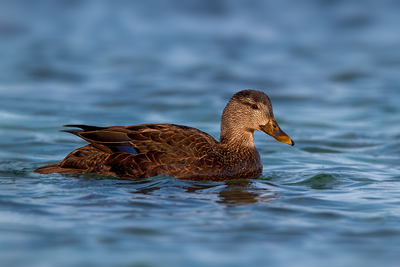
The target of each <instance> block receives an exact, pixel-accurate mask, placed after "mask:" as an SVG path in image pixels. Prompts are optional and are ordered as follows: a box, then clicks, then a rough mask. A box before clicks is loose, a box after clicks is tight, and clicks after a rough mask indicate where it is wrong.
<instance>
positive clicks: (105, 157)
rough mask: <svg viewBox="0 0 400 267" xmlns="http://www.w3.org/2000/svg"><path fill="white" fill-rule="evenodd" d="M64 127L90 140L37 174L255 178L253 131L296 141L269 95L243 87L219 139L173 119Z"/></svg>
mask: <svg viewBox="0 0 400 267" xmlns="http://www.w3.org/2000/svg"><path fill="white" fill-rule="evenodd" d="M65 127H75V128H80V129H79V130H78V129H72V130H64V132H68V133H72V134H74V135H77V136H79V137H81V138H83V139H84V140H86V141H87V142H89V144H88V145H86V146H83V147H80V148H78V149H75V150H74V151H72V152H71V153H69V154H68V155H67V156H66V157H65V158H64V159H63V160H62V161H61V162H59V163H56V164H50V165H46V166H43V167H40V168H38V169H37V170H35V172H37V173H41V174H49V173H97V174H105V175H113V176H119V177H125V178H144V177H151V176H156V175H160V174H167V175H169V176H172V177H176V178H179V179H185V180H213V181H222V180H232V179H243V178H257V177H258V176H260V174H261V172H262V162H261V159H260V155H259V154H258V152H257V149H256V148H255V146H254V143H253V141H254V131H263V132H265V133H267V134H269V135H271V136H272V137H274V138H275V139H276V140H278V141H280V142H283V143H286V144H289V145H292V146H293V145H294V142H293V140H292V139H291V138H290V137H289V136H287V135H286V134H285V133H284V132H283V131H282V130H281V129H280V128H279V126H278V124H277V123H276V121H275V119H274V114H273V111H272V105H271V102H270V99H269V97H268V96H267V95H266V94H264V93H263V92H261V91H256V90H243V91H240V92H238V93H236V94H234V95H233V97H232V98H231V99H230V100H229V102H228V104H227V105H226V107H225V109H224V111H223V113H222V119H221V136H220V141H219V142H218V141H216V140H215V139H214V138H213V137H212V136H210V135H209V134H207V133H205V132H202V131H200V130H198V129H195V128H192V127H187V126H181V125H175V124H141V125H134V126H110V127H96V126H87V125H65Z"/></svg>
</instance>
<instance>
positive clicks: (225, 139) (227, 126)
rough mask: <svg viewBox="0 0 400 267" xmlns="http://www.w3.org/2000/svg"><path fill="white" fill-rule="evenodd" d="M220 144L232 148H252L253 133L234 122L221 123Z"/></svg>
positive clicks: (224, 121)
mask: <svg viewBox="0 0 400 267" xmlns="http://www.w3.org/2000/svg"><path fill="white" fill-rule="evenodd" d="M219 141H220V144H223V145H227V146H229V147H232V148H236V147H238V148H239V147H248V148H253V147H254V132H253V131H249V130H248V129H245V128H243V127H242V125H241V124H238V123H235V122H234V121H232V120H230V121H226V120H224V119H222V122H221V136H220V139H219Z"/></svg>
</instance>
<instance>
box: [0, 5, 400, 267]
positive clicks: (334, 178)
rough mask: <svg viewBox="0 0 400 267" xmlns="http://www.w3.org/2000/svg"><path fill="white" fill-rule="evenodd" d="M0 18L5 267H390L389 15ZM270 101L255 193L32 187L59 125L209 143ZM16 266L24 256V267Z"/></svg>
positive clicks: (70, 142) (85, 9) (76, 10)
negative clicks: (277, 134)
mask: <svg viewBox="0 0 400 267" xmlns="http://www.w3.org/2000/svg"><path fill="white" fill-rule="evenodd" d="M159 2H160V1H153V0H149V1H142V2H137V1H89V0H81V1H35V2H32V1H27V0H16V1H0V147H1V149H0V185H1V186H0V259H1V262H2V263H3V265H4V264H6V265H7V266H18V267H19V266H32V267H41V266H60V267H63V266H97V267H100V266H166V265H167V266H168V265H170V266H194V267H195V266H218V267H220V266H229V267H231V266H265V265H281V266H293V265H304V266H350V265H352V266H356V265H357V266H358V265H359V266H382V265H384V266H397V265H398V262H399V260H400V256H399V255H400V253H399V251H398V248H399V246H400V243H399V240H400V239H399V237H400V228H399V224H398V221H399V214H398V208H399V201H398V198H399V188H400V183H399V178H400V173H399V170H400V168H399V166H400V165H399V158H400V149H399V140H400V128H399V126H398V125H399V121H400V106H399V104H398V99H399V97H400V96H399V93H400V90H399V86H400V78H399V75H398V73H399V71H398V70H399V66H400V52H399V49H398V48H399V45H400V32H399V31H398V25H399V18H400V16H399V15H398V8H399V3H398V1H391V0H383V1H358V0H348V1H332V0H305V1H295V0H282V1H273V0H271V1H269V0H267V1H251V3H250V2H243V3H242V2H239V1H211V0H210V1H208V0H207V1H204V0H202V1H181V0H171V1H169V2H168V3H167V2H165V3H164V2H163V3H159ZM246 88H252V89H259V90H263V91H264V92H266V93H267V94H268V95H269V96H270V98H271V100H272V103H273V106H274V113H275V116H276V119H277V120H278V121H279V122H280V125H281V126H282V127H283V128H284V129H285V131H286V132H287V133H288V134H289V135H290V136H291V137H292V138H293V139H294V140H295V141H296V145H295V146H294V147H289V146H284V145H282V144H280V143H278V142H276V141H275V140H273V139H272V138H270V137H269V136H267V135H265V134H263V133H256V134H255V144H256V146H257V148H258V150H259V152H260V155H261V157H262V160H263V165H264V171H263V175H262V176H261V177H260V178H259V179H257V180H253V181H248V180H239V181H230V182H206V181H204V182H190V181H179V180H176V179H173V178H170V177H166V176H159V177H153V178H148V179H143V180H124V179H115V178H114V177H106V176H96V175H57V174H55V175H44V176H42V175H37V174H33V173H32V171H33V170H34V169H36V168H37V167H39V166H42V165H44V164H47V163H53V162H57V161H59V160H60V159H62V158H64V157H65V155H66V154H67V153H69V152H70V151H72V150H73V149H75V148H77V147H79V146H82V145H83V144H85V142H84V141H83V140H80V139H79V138H76V137H75V136H72V135H68V134H65V133H59V132H58V131H59V130H60V129H61V128H62V127H61V126H62V125H64V124H89V125H99V126H107V125H133V124H140V123H160V122H166V123H177V124H183V125H188V126H192V127H196V128H199V129H201V130H203V131H206V132H208V133H210V134H211V135H212V136H214V137H216V138H218V136H219V126H220V116H221V113H222V110H223V108H224V106H225V105H226V102H227V101H228V99H229V98H230V97H231V96H232V94H233V93H234V92H236V91H239V90H242V89H246ZM21 255H23V256H21Z"/></svg>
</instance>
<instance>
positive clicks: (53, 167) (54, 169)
mask: <svg viewBox="0 0 400 267" xmlns="http://www.w3.org/2000/svg"><path fill="white" fill-rule="evenodd" d="M33 172H35V173H40V174H50V173H85V172H86V171H85V170H84V169H74V168H63V167H61V166H60V165H59V164H58V163H56V164H49V165H45V166H42V167H40V168H37V169H36V170H34V171H33Z"/></svg>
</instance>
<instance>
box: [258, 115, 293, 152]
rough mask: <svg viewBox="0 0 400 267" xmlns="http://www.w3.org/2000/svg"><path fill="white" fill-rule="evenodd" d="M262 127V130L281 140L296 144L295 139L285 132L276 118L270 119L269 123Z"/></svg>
mask: <svg viewBox="0 0 400 267" xmlns="http://www.w3.org/2000/svg"><path fill="white" fill-rule="evenodd" d="M260 128H261V131H263V132H264V133H266V134H269V135H270V136H272V137H273V138H275V139H276V140H278V141H279V142H282V143H285V144H288V145H291V146H294V141H293V140H292V139H291V138H290V137H289V136H288V135H287V134H285V132H284V131H282V130H281V128H280V127H279V125H278V123H276V121H275V119H272V120H270V121H269V123H268V124H266V125H262V126H260Z"/></svg>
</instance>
